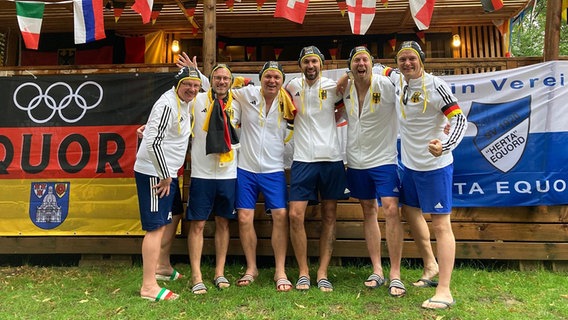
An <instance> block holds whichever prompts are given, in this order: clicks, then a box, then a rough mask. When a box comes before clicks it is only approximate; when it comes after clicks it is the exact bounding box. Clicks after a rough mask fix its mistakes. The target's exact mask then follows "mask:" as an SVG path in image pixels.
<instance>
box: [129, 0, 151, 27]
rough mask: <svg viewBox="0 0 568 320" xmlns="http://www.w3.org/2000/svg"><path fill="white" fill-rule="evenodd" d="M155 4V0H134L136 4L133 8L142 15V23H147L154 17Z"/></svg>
mask: <svg viewBox="0 0 568 320" xmlns="http://www.w3.org/2000/svg"><path fill="white" fill-rule="evenodd" d="M153 6H154V0H134V4H133V5H132V7H131V8H132V10H134V11H135V12H136V13H138V14H140V15H141V16H142V23H144V24H146V23H148V22H150V19H151V17H152V7H153Z"/></svg>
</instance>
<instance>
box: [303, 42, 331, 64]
mask: <svg viewBox="0 0 568 320" xmlns="http://www.w3.org/2000/svg"><path fill="white" fill-rule="evenodd" d="M307 56H316V57H318V58H319V59H320V64H321V65H322V66H323V63H324V62H325V57H324V55H323V54H322V53H321V51H320V50H319V49H318V47H316V46H308V47H304V48H302V51H300V57H299V58H298V65H302V59H304V57H307Z"/></svg>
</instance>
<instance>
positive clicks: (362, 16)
mask: <svg viewBox="0 0 568 320" xmlns="http://www.w3.org/2000/svg"><path fill="white" fill-rule="evenodd" d="M345 2H346V3H347V14H348V15H349V24H350V25H351V32H353V34H361V35H362V34H365V33H366V32H367V30H369V27H370V26H371V23H373V19H374V18H375V10H376V7H375V6H376V3H377V2H376V0H346V1H345Z"/></svg>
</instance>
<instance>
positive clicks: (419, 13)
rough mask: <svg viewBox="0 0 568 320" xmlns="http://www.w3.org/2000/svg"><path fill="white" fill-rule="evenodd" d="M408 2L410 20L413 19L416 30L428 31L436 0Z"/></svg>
mask: <svg viewBox="0 0 568 320" xmlns="http://www.w3.org/2000/svg"><path fill="white" fill-rule="evenodd" d="M409 2H410V12H411V13H412V18H414V23H416V26H417V27H418V29H420V30H426V29H428V28H429V27H430V20H431V19H432V13H433V12H434V5H435V4H436V0H410V1H409Z"/></svg>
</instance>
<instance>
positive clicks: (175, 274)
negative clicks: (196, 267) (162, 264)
mask: <svg viewBox="0 0 568 320" xmlns="http://www.w3.org/2000/svg"><path fill="white" fill-rule="evenodd" d="M180 278H183V274H181V273H179V272H178V271H177V270H176V269H174V271H172V274H171V275H166V274H158V273H156V280H158V281H175V280H177V279H180Z"/></svg>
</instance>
